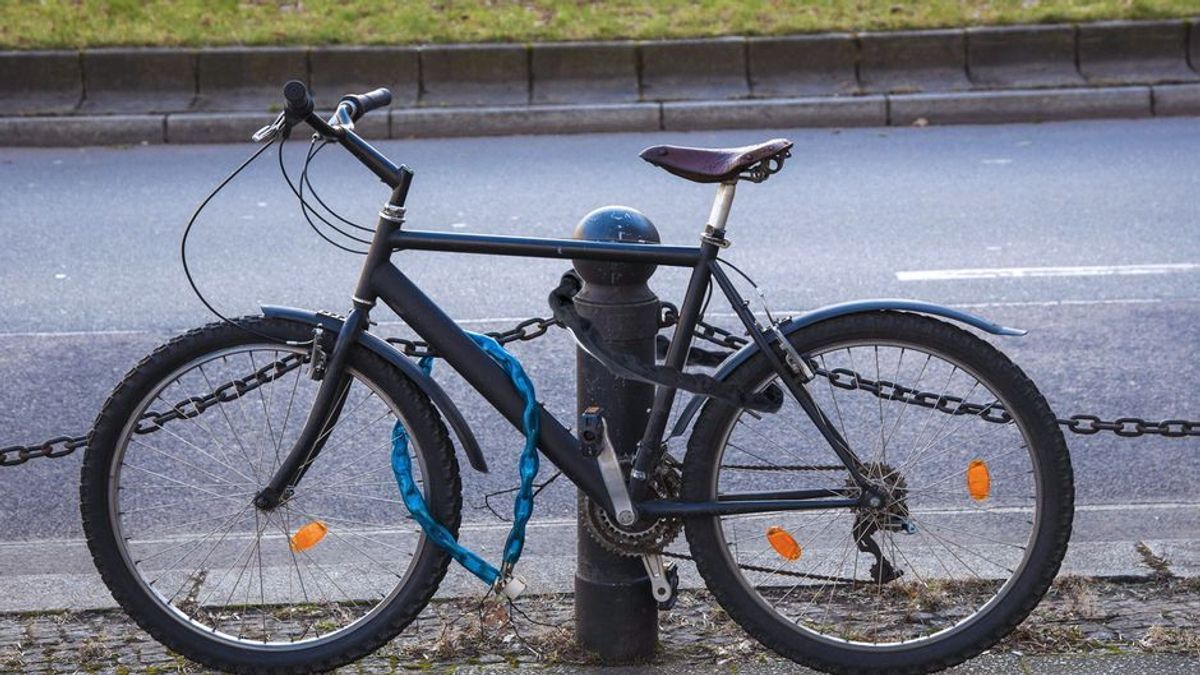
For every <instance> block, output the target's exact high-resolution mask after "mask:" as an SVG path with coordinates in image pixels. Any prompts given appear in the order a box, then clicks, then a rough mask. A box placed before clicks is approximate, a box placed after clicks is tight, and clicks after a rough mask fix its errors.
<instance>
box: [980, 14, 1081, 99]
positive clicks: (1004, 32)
mask: <svg viewBox="0 0 1200 675" xmlns="http://www.w3.org/2000/svg"><path fill="white" fill-rule="evenodd" d="M967 73H968V75H969V77H970V78H971V81H972V82H974V83H975V84H976V85H980V86H984V87H1020V88H1027V87H1069V86H1078V85H1082V84H1083V83H1084V82H1083V77H1082V76H1080V74H1079V69H1078V68H1077V67H1076V65H1075V28H1074V26H1012V27H986V28H968V29H967Z"/></svg>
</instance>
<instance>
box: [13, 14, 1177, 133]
mask: <svg viewBox="0 0 1200 675" xmlns="http://www.w3.org/2000/svg"><path fill="white" fill-rule="evenodd" d="M1198 68H1200V19H1191V20H1179V21H1152V22H1104V23H1094V24H1081V25H1040V26H1006V27H981V28H970V29H945V30H926V31H909V32H895V33H855V34H851V33H829V34H820V35H797V36H787V37H763V38H757V37H752V38H744V37H724V38H714V39H705V40H673V41H647V42H602V43H548V44H533V45H512V44H473V45H427V46H419V47H408V46H397V47H352V46H349V47H312V48H308V47H272V48H214V49H207V48H206V49H95V50H85V51H81V52H75V51H40V52H11V51H10V52H0V145H66V146H71V145H96V144H100V145H115V144H136V143H164V142H170V143H215V142H227V141H242V140H246V139H247V138H248V137H249V135H250V134H251V133H252V132H253V131H254V130H255V129H257V128H258V127H259V126H261V125H263V124H265V123H267V122H269V121H270V120H271V119H272V117H273V112H272V111H278V110H279V108H280V106H281V104H282V95H281V89H282V85H283V83H284V82H286V81H287V80H290V79H299V80H302V81H305V82H307V83H308V84H309V85H310V87H311V88H312V89H313V91H314V92H315V95H316V98H317V101H318V104H319V106H322V107H325V108H331V107H332V106H333V104H334V101H335V99H336V97H339V96H341V95H342V94H344V93H349V92H360V91H365V90H368V89H373V88H375V87H379V86H386V87H388V88H390V89H391V90H392V93H393V95H394V103H393V105H392V107H391V108H390V110H388V111H386V112H382V113H375V114H372V115H369V116H367V117H366V118H364V120H363V121H362V123H361V126H360V132H361V133H363V134H364V135H365V136H367V137H368V138H410V137H442V136H479V135H501V134H547V133H549V134H561V133H582V132H615V131H659V130H664V131H686V130H697V129H727V128H754V127H757V128H764V127H773V128H785V127H808V126H825V127H828V126H833V127H849V126H886V125H912V124H917V125H924V124H956V123H1002V122H1036V121H1049V120H1063V119H1089V118H1098V117H1119V118H1136V117H1150V116H1160V115H1200V70H1197V69H1198Z"/></svg>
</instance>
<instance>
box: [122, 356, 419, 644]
mask: <svg viewBox="0 0 1200 675" xmlns="http://www.w3.org/2000/svg"><path fill="white" fill-rule="evenodd" d="M286 354H301V355H302V354H304V350H302V349H298V348H291V347H284V346H281V345H270V344H252V345H240V346H237V347H231V348H228V349H224V350H220V351H217V352H214V353H211V354H206V355H205V356H203V357H200V358H197V359H194V360H192V361H190V362H189V363H187V364H185V365H184V366H182V367H180V368H178V369H177V370H175V371H174V372H173V373H172V374H171V375H169V376H168V377H166V378H164V380H163V383H161V384H160V385H158V386H157V387H156V389H155V390H154V391H152V392H151V393H150V394H149V395H148V396H146V397H145V398H144V399H143V400H142V401H141V402H140V404H139V406H138V408H137V413H136V414H135V415H134V416H133V417H132V418H131V419H132V420H134V421H132V422H130V423H129V424H127V425H126V427H125V428H124V429H123V430H122V433H121V436H120V438H119V441H118V444H117V447H116V451H115V452H114V455H113V460H112V464H111V465H110V470H109V478H108V480H109V490H108V495H109V499H108V509H109V518H110V522H111V523H112V526H113V532H114V535H115V538H116V543H117V547H118V549H119V551H120V554H121V557H122V559H123V560H124V562H125V565H126V568H127V570H129V571H130V573H131V574H132V576H133V577H134V579H135V580H136V582H137V583H138V585H139V586H140V587H141V589H142V591H143V592H144V593H145V594H146V595H147V596H148V597H150V598H152V599H153V601H154V602H155V603H156V604H157V605H158V606H159V607H160V608H161V609H163V610H165V611H166V613H167V614H168V615H169V616H170V617H171V619H172V620H174V621H175V622H177V623H179V624H180V625H182V626H184V627H185V628H187V629H189V630H191V631H192V632H194V633H197V634H199V635H202V636H203V637H205V638H207V639H215V640H218V641H221V642H224V643H227V644H230V645H232V646H236V647H240V648H251V649H256V650H263V651H279V650H289V649H295V648H298V647H305V648H307V647H312V646H316V645H319V644H324V643H327V642H330V641H332V640H336V639H339V638H342V637H344V636H346V635H348V634H349V633H350V632H352V631H353V630H355V629H357V628H358V627H360V626H362V625H364V624H365V623H367V622H369V621H370V620H371V619H373V618H375V617H376V616H378V615H379V614H380V613H381V612H382V611H383V610H384V609H385V608H386V607H388V606H389V604H390V603H391V601H392V600H393V599H394V598H395V597H396V596H397V595H399V594H400V593H401V592H402V591H403V590H404V589H405V586H406V583H407V581H408V578H409V574H410V573H411V571H412V568H413V565H414V564H415V561H417V560H419V559H420V557H421V554H422V552H423V551H424V548H425V546H426V540H425V538H424V536H423V534H421V532H420V528H419V527H417V526H416V525H415V524H414V523H413V522H412V521H411V520H410V519H408V518H407V510H406V509H405V507H404V505H403V502H402V500H401V499H400V497H399V494H398V490H397V488H396V485H395V481H394V478H393V477H392V474H391V468H390V467H391V462H390V449H391V442H390V441H391V428H392V425H393V423H394V422H395V420H396V419H403V416H402V413H401V411H400V410H399V408H398V406H397V405H396V404H395V402H394V401H392V400H391V399H390V397H389V396H388V395H387V393H386V392H385V391H384V390H383V388H382V387H381V386H380V385H378V384H376V383H371V382H369V381H367V380H366V378H365V377H364V376H363V375H362V373H361V372H359V371H358V370H356V369H355V368H353V367H350V368H348V373H349V375H350V377H351V378H352V380H351V386H350V388H349V389H348V390H347V392H346V396H345V406H344V408H343V413H342V415H341V417H340V418H339V421H338V424H337V425H335V427H334V428H333V429H332V430H331V432H330V433H329V435H328V439H327V441H326V445H325V448H324V450H323V451H322V454H321V455H320V456H319V457H318V458H317V459H316V460H315V461H314V462H313V463H312V465H311V467H310V469H309V471H308V473H307V474H306V475H305V478H304V480H303V481H302V482H301V483H300V485H299V486H298V489H297V491H296V494H295V495H294V496H293V497H292V498H291V499H290V500H288V501H287V502H286V503H285V504H284V505H282V506H281V507H280V508H279V509H277V510H276V511H274V512H272V513H265V512H261V511H259V510H258V509H256V508H254V506H253V505H252V503H251V500H252V498H253V496H254V495H255V494H257V492H258V490H259V489H261V487H263V486H264V485H265V483H266V481H267V480H269V477H270V469H271V468H273V467H274V466H277V465H278V462H279V460H280V459H281V458H282V457H283V456H284V455H286V453H287V450H288V449H289V448H290V447H291V442H293V441H294V440H295V437H296V436H297V435H298V433H299V430H300V428H301V427H302V426H303V424H304V422H305V418H306V417H307V415H308V411H309V409H310V408H311V401H312V398H313V396H314V395H315V391H316V388H317V386H318V384H319V383H317V382H315V381H313V380H312V379H311V378H309V377H308V375H307V370H308V369H307V367H300V368H296V369H295V370H294V371H293V372H292V373H288V374H285V375H283V376H281V377H279V378H278V379H275V380H273V381H271V382H269V383H267V384H264V385H262V386H261V387H259V388H258V389H257V390H256V391H250V392H247V393H245V394H244V395H242V396H240V397H238V398H237V399H236V400H234V401H231V402H227V403H221V404H218V405H216V406H213V407H212V408H210V409H208V410H206V411H205V412H204V413H203V414H200V415H198V416H195V417H191V418H189V419H180V420H175V421H172V422H167V423H164V424H163V425H162V427H161V429H160V430H158V431H156V432H154V433H151V434H145V435H139V434H137V433H135V428H136V426H137V422H136V421H137V420H138V419H140V418H141V417H142V415H143V413H144V412H145V411H147V410H157V411H161V410H160V409H162V410H169V409H172V408H173V407H174V404H175V403H176V402H178V401H181V400H184V399H187V398H188V397H190V396H203V395H205V394H207V393H209V392H211V391H213V390H214V389H215V388H216V387H219V386H220V385H221V383H223V382H225V381H227V380H229V379H233V378H242V377H245V376H246V375H247V374H249V373H252V372H255V371H257V370H259V369H260V368H261V367H263V366H265V365H267V364H269V363H271V362H272V361H276V360H278V359H280V358H281V357H282V356H284V355H286ZM281 415H282V417H281ZM405 425H406V427H408V426H409V425H408V422H407V420H405ZM409 428H411V427H409ZM409 440H410V449H409V452H410V454H411V455H413V456H414V459H415V461H414V462H413V463H412V464H413V466H414V478H415V479H416V481H417V484H418V485H420V486H422V488H423V490H424V492H425V494H426V499H427V500H428V498H429V495H428V487H427V486H425V485H424V476H426V475H427V472H426V466H425V463H424V460H423V458H422V455H421V453H420V452H419V445H418V443H419V441H418V439H416V438H412V437H411V435H410V439H409ZM372 455H375V456H376V457H377V459H376V460H374V461H370V460H367V458H368V457H371V456H372ZM181 495H182V496H181ZM317 521H320V522H321V523H322V524H323V525H325V527H326V533H325V536H324V537H322V538H320V539H319V542H318V543H316V544H314V545H312V546H311V547H310V548H307V549H304V548H303V546H302V545H301V546H297V547H295V549H294V548H293V546H292V541H293V539H292V537H293V536H296V537H297V541H298V540H299V537H301V536H302V535H300V534H299V533H298V530H300V529H301V528H302V527H304V526H305V525H307V524H309V523H314V522H317ZM171 522H173V525H172V524H171ZM171 530H173V532H172V531H171ZM315 531H316V530H315V529H314V528H313V527H310V528H309V529H308V530H307V532H315ZM296 549H300V550H296Z"/></svg>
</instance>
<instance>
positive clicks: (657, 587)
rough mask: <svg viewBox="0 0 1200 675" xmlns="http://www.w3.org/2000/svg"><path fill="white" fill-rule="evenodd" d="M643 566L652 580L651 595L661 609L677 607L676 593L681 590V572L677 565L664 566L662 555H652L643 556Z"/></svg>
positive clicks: (668, 564)
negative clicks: (676, 567)
mask: <svg viewBox="0 0 1200 675" xmlns="http://www.w3.org/2000/svg"><path fill="white" fill-rule="evenodd" d="M642 565H644V566H645V568H646V575H647V576H648V577H649V578H650V594H651V595H653V596H654V600H655V601H656V602H658V608H659V609H671V608H672V607H674V606H675V600H676V593H675V591H677V590H678V589H679V571H678V570H677V569H675V565H672V564H670V563H667V564H664V563H663V559H662V554H660V553H650V554H647V555H643V556H642Z"/></svg>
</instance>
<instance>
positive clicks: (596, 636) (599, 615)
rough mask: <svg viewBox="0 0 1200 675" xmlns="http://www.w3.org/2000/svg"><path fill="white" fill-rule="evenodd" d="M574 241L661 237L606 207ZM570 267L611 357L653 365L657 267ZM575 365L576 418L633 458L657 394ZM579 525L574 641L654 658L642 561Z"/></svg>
mask: <svg viewBox="0 0 1200 675" xmlns="http://www.w3.org/2000/svg"><path fill="white" fill-rule="evenodd" d="M574 237H575V238H576V239H591V240H598V241H636V242H653V243H658V242H659V241H660V239H659V236H658V230H656V229H655V227H654V225H653V224H652V223H651V222H650V221H649V220H648V219H647V218H646V217H645V216H643V215H642V214H641V213H638V212H637V211H634V210H633V209H626V208H624V207H611V206H610V207H605V208H601V209H597V210H595V211H593V212H591V213H589V214H588V215H587V216H585V217H584V218H583V220H582V221H580V223H579V225H578V226H577V227H576V228H575V233H574ZM574 266H575V270H576V271H577V272H578V273H579V276H580V277H581V278H582V279H583V281H584V284H583V289H582V290H581V291H580V292H579V294H578V295H576V296H575V305H576V307H577V308H578V310H579V313H580V314H581V315H583V316H586V317H587V318H588V319H590V320H591V321H592V323H593V325H594V326H595V327H596V330H598V331H599V332H600V334H601V335H602V336H603V338H604V340H605V342H606V343H607V344H608V345H610V346H611V347H612V349H613V350H615V351H621V352H625V353H628V354H634V355H636V356H638V357H640V358H643V359H645V360H646V361H650V362H652V361H653V360H654V339H655V336H656V335H657V334H658V315H659V300H658V296H656V295H654V292H653V291H651V290H650V287H649V286H648V285H647V284H646V282H647V281H648V280H649V279H650V277H651V276H652V275H653V274H654V269H655V266H654V265H641V264H634V263H607V262H597V261H587V260H576V261H574ZM575 362H576V400H577V403H578V407H579V412H581V413H582V411H583V410H584V408H586V407H588V406H590V405H598V406H600V407H602V408H603V409H604V413H605V418H606V424H607V426H608V433H609V437H610V438H611V440H612V444H613V448H614V449H615V451H616V453H617V455H618V457H622V458H623V457H627V456H630V455H632V454H633V453H634V452H635V451H636V448H637V442H638V441H639V440H640V439H641V436H642V430H643V429H645V427H646V421H647V418H648V417H649V411H650V406H651V404H652V403H653V401H654V387H653V386H651V385H648V384H644V383H641V382H631V381H629V380H623V379H620V378H618V377H616V376H615V375H613V374H612V373H610V372H608V370H606V369H605V368H604V366H602V365H600V363H599V362H597V361H596V360H595V359H593V358H592V357H591V356H590V355H588V354H587V353H586V352H584V351H583V350H582V349H580V350H577V352H576V356H575ZM623 466H626V465H625V464H623ZM576 519H577V532H576V539H577V551H578V558H577V562H576V567H575V640H576V642H577V643H578V644H579V646H581V647H583V648H585V649H588V650H590V651H593V652H595V653H596V654H597V655H598V656H599V657H600V658H601V659H602V660H603V661H605V662H608V663H629V662H635V661H645V660H648V659H651V658H653V656H654V650H655V648H656V646H657V645H658V604H657V603H656V602H655V601H654V598H653V597H652V595H651V592H650V580H649V578H648V577H647V576H646V570H645V568H644V567H643V565H642V561H641V559H640V558H637V557H630V556H622V555H617V554H615V553H611V552H609V551H608V550H606V549H604V548H602V547H601V546H600V544H598V543H597V542H596V541H595V540H594V539H593V538H592V537H591V535H590V534H589V533H588V532H587V531H586V528H587V525H586V524H585V523H584V520H583V519H584V516H583V514H582V513H580V514H577V516H576Z"/></svg>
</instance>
